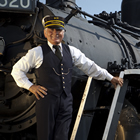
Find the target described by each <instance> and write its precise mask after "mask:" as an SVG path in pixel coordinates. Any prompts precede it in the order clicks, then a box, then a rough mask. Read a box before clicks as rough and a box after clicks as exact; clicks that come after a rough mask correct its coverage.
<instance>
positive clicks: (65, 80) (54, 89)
mask: <svg viewBox="0 0 140 140" xmlns="http://www.w3.org/2000/svg"><path fill="white" fill-rule="evenodd" d="M41 47H42V51H43V62H42V65H41V66H40V67H39V68H38V69H36V72H37V83H38V84H39V85H42V86H44V87H45V88H47V92H48V93H51V94H54V95H56V96H60V95H61V93H62V92H63V90H64V91H65V93H66V95H68V94H70V92H71V76H72V57H71V54H70V50H69V47H68V46H67V45H65V44H62V47H63V58H62V61H60V60H59V58H58V57H57V56H56V55H55V54H54V53H53V51H52V50H51V48H50V47H49V46H48V45H47V44H45V45H42V46H41Z"/></svg>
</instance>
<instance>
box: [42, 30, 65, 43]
mask: <svg viewBox="0 0 140 140" xmlns="http://www.w3.org/2000/svg"><path fill="white" fill-rule="evenodd" d="M44 35H45V37H46V38H47V39H48V41H49V42H50V43H51V44H53V45H58V44H60V43H61V41H62V39H63V37H64V30H61V29H51V28H46V29H44Z"/></svg>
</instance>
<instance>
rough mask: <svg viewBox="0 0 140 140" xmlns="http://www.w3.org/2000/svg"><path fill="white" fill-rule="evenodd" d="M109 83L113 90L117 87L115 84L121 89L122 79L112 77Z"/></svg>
mask: <svg viewBox="0 0 140 140" xmlns="http://www.w3.org/2000/svg"><path fill="white" fill-rule="evenodd" d="M111 83H112V84H113V85H114V87H115V88H116V87H117V84H119V85H120V86H121V87H122V85H123V79H122V78H119V77H113V78H112V80H111Z"/></svg>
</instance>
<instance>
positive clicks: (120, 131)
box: [114, 121, 125, 140]
mask: <svg viewBox="0 0 140 140" xmlns="http://www.w3.org/2000/svg"><path fill="white" fill-rule="evenodd" d="M114 140H125V132H124V128H123V126H122V125H121V124H120V121H119V123H118V127H117V131H116V134H115V139H114Z"/></svg>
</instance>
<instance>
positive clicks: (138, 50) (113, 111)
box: [0, 0, 140, 140]
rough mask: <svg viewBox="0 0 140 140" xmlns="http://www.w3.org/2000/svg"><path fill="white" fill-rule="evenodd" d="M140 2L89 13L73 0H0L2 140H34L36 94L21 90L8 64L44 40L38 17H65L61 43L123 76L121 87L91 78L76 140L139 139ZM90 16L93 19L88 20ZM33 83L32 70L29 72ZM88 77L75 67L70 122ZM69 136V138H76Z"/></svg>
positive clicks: (126, 1) (132, 0)
mask: <svg viewBox="0 0 140 140" xmlns="http://www.w3.org/2000/svg"><path fill="white" fill-rule="evenodd" d="M139 7H140V0H123V1H122V10H121V11H119V12H114V13H112V12H111V13H106V12H105V11H103V12H102V13H100V14H98V15H94V16H93V15H90V14H88V13H86V12H84V11H82V10H81V8H79V7H78V6H77V5H76V2H75V0H63V1H62V0H46V4H43V3H42V2H40V1H39V0H1V1H0V140H37V138H36V114H35V105H36V102H35V97H34V95H33V94H32V93H30V92H29V91H27V90H25V89H22V88H19V87H18V86H17V85H16V83H15V81H14V79H13V78H12V76H11V70H12V66H13V65H14V64H15V63H16V62H17V61H18V60H19V59H20V58H21V57H22V56H24V55H25V54H26V53H27V51H28V50H29V49H31V48H33V47H36V46H38V45H42V44H44V43H45V42H46V39H45V37H44V35H43V26H42V18H43V17H44V16H45V15H56V16H62V17H64V18H65V24H66V25H65V37H64V39H63V43H65V44H68V45H73V46H75V47H76V48H78V49H80V50H81V51H82V52H83V53H84V54H85V55H86V56H87V57H88V58H90V59H91V60H93V61H95V62H96V63H97V64H98V65H99V66H101V67H103V68H105V69H107V70H108V71H109V72H110V73H111V74H112V75H114V76H122V78H124V86H123V87H122V88H120V87H117V89H116V90H115V89H114V87H113V86H112V85H111V84H110V82H108V81H97V80H92V83H91V86H90V89H89V93H88V97H87V100H86V104H85V107H84V110H83V112H82V117H81V121H80V124H79V127H78V129H77V133H76V136H75V138H74V139H75V140H93V139H95V140H113V139H114V140H139V139H140V115H139V114H140V107H139V106H140V86H139V85H140V79H139V78H140V76H139V75H140V72H139V68H140V63H139V61H140V34H139V33H140V19H139ZM85 17H88V18H89V19H91V20H87V19H86V18H85ZM27 76H28V78H29V80H30V81H32V82H33V83H34V84H37V81H36V74H35V71H34V69H30V70H29V72H28V73H27ZM87 79H88V77H87V76H86V75H85V74H84V73H83V72H82V71H80V70H79V69H77V68H76V67H74V68H73V76H72V87H71V88H72V90H71V92H72V94H73V98H74V104H73V120H72V124H71V131H70V139H71V134H72V133H73V131H72V130H73V127H74V124H75V122H76V116H77V112H78V109H79V106H80V103H81V99H82V95H83V92H84V89H85V86H86V82H87ZM74 139H71V140H74Z"/></svg>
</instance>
